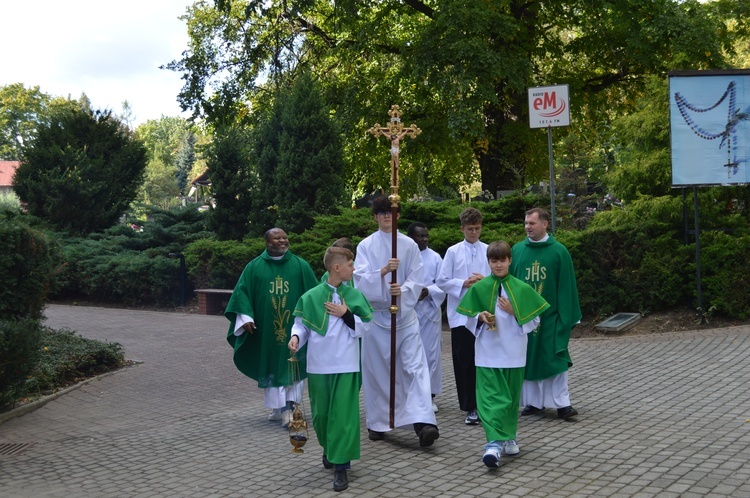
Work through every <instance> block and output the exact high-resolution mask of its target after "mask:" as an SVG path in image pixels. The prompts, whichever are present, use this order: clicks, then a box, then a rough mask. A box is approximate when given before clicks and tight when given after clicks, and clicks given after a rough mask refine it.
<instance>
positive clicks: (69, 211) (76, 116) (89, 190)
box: [13, 108, 147, 234]
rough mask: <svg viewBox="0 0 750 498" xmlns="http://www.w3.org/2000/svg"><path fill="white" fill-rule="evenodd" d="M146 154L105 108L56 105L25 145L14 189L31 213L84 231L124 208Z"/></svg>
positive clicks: (138, 181)
mask: <svg viewBox="0 0 750 498" xmlns="http://www.w3.org/2000/svg"><path fill="white" fill-rule="evenodd" d="M146 157H147V156H146V148H145V147H144V146H143V143H142V142H141V141H139V140H137V139H136V138H135V137H134V136H133V134H132V132H131V131H130V130H129V129H128V128H127V127H126V126H125V125H124V124H123V123H122V122H120V121H119V120H117V119H116V118H114V117H113V116H112V115H111V113H110V112H108V111H105V112H102V111H92V112H87V111H85V110H82V109H80V108H66V109H60V110H57V111H55V112H54V113H53V115H52V116H51V117H50V120H49V122H48V123H45V124H43V125H41V126H39V128H38V129H37V134H36V136H35V137H34V138H33V139H32V140H31V141H30V142H29V143H26V144H24V146H23V152H22V159H21V166H19V168H18V169H17V170H16V175H15V177H14V179H13V189H14V190H15V192H16V194H17V195H18V197H19V198H20V199H21V201H23V202H25V203H26V204H27V207H28V210H29V212H30V213H31V214H33V215H36V216H38V217H40V218H43V219H46V220H48V221H49V222H50V223H51V224H53V225H54V226H56V227H57V228H59V229H63V230H69V231H71V232H75V233H79V234H86V233H90V232H94V231H97V230H101V229H104V228H107V227H109V226H112V225H113V224H114V223H115V222H116V221H117V219H118V218H119V217H120V216H121V215H122V214H123V213H124V212H125V211H126V210H127V209H128V206H129V205H130V203H131V202H132V201H133V199H134V198H135V195H136V191H137V189H138V187H139V185H140V184H141V182H142V181H143V172H144V169H145V167H146Z"/></svg>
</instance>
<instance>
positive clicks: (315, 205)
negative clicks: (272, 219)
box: [270, 74, 345, 233]
mask: <svg viewBox="0 0 750 498" xmlns="http://www.w3.org/2000/svg"><path fill="white" fill-rule="evenodd" d="M282 95H283V99H282V102H283V103H282V105H281V106H280V107H279V108H278V111H279V112H280V116H279V122H280V131H281V134H280V137H279V143H278V147H279V149H278V159H279V161H278V167H277V169H276V172H275V174H274V178H273V184H272V185H273V188H271V189H270V191H271V192H272V193H273V194H274V205H275V206H277V212H278V220H277V222H276V225H277V226H280V227H283V228H285V229H286V230H288V231H292V232H298V233H299V232H302V231H304V230H305V229H307V228H310V227H311V226H312V225H313V221H314V220H313V217H314V216H315V215H321V214H332V213H334V212H336V210H337V209H338V207H339V205H340V204H341V201H342V199H343V197H344V196H343V194H344V185H345V183H344V161H343V157H342V155H341V146H340V140H339V134H338V131H337V130H336V127H335V126H334V123H333V122H332V121H331V119H330V117H329V114H328V111H327V110H326V108H325V107H324V103H323V100H322V98H321V97H320V94H319V93H318V91H317V85H316V84H315V83H314V81H313V79H312V77H310V76H309V75H307V74H306V75H303V76H302V77H300V78H298V79H297V80H296V81H295V83H294V85H293V86H292V88H291V89H290V90H289V91H288V92H287V93H284V94H282Z"/></svg>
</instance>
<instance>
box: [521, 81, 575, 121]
mask: <svg viewBox="0 0 750 498" xmlns="http://www.w3.org/2000/svg"><path fill="white" fill-rule="evenodd" d="M568 125H570V100H569V99H568V85H555V86H537V87H533V88H529V126H530V127H531V128H548V127H555V126H568Z"/></svg>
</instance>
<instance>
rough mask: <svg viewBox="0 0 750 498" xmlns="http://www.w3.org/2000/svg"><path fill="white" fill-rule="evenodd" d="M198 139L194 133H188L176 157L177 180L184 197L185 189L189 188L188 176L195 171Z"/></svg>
mask: <svg viewBox="0 0 750 498" xmlns="http://www.w3.org/2000/svg"><path fill="white" fill-rule="evenodd" d="M196 141H197V139H196V138H195V135H194V134H193V133H192V132H187V133H186V134H185V138H183V140H182V144H181V145H180V148H179V150H178V151H177V154H176V155H175V166H176V168H177V172H176V173H175V178H176V180H177V188H178V189H179V190H180V192H181V193H182V194H183V195H184V194H185V187H186V186H187V181H188V176H189V175H190V172H191V171H192V169H193V165H194V164H195V143H196Z"/></svg>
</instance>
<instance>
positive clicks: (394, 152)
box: [367, 105, 422, 429]
mask: <svg viewBox="0 0 750 498" xmlns="http://www.w3.org/2000/svg"><path fill="white" fill-rule="evenodd" d="M388 114H389V115H390V116H391V120H390V122H389V123H388V124H387V125H386V126H380V125H379V124H378V123H375V126H373V127H372V128H370V129H369V130H367V131H368V132H370V133H372V134H373V135H375V137H376V138H377V137H380V136H381V135H382V136H384V137H388V138H389V139H390V141H391V195H390V196H388V200H389V201H391V220H392V222H391V223H392V224H391V237H392V238H391V241H392V242H391V245H392V251H391V257H392V258H394V259H395V258H398V252H397V250H396V244H397V237H398V206H399V202H401V197H400V196H399V195H398V145H399V142H400V140H401V139H402V138H404V137H407V136H409V137H412V138H414V137H416V136H417V135H419V134H420V133H422V130H420V129H419V128H417V125H415V124H413V123H412V125H411V126H406V127H405V126H404V125H403V123H402V122H401V108H400V107H399V106H397V105H392V106H391V110H390V111H389V112H388ZM396 279H397V270H394V271H392V272H391V283H392V284H395V283H397V280H396ZM388 311H390V312H391V386H390V387H391V389H390V398H391V399H390V406H389V409H390V411H389V422H390V427H391V429H393V426H394V411H395V400H396V314H397V313H398V305H397V303H396V296H391V306H390V307H389V308H388Z"/></svg>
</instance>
